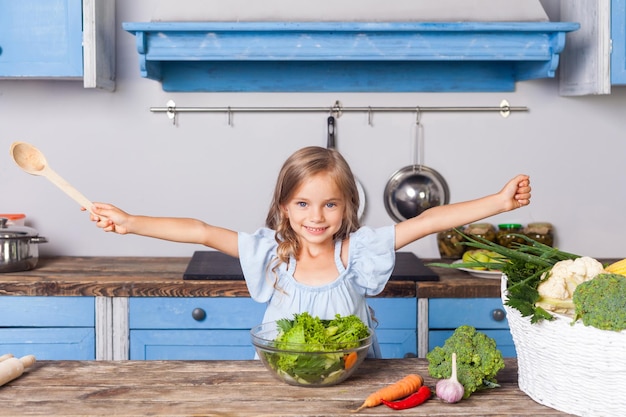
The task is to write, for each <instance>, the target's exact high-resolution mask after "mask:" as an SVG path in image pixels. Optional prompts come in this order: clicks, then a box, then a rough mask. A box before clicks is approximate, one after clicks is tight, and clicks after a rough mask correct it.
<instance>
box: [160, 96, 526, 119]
mask: <svg viewBox="0 0 626 417" xmlns="http://www.w3.org/2000/svg"><path fill="white" fill-rule="evenodd" d="M150 111H151V112H153V113H167V116H168V117H169V118H170V119H171V120H172V121H173V123H174V124H176V115H177V114H178V113H226V114H227V115H228V124H229V125H230V124H232V123H231V117H232V114H233V113H332V114H334V115H335V116H336V117H339V116H341V114H342V113H355V112H360V113H368V114H369V121H370V124H371V118H372V115H373V113H425V112H499V113H500V115H501V116H502V117H508V116H509V114H510V113H511V112H515V111H528V107H525V106H516V107H512V106H510V105H509V103H508V101H506V100H502V102H500V106H492V107H489V106H487V107H480V106H469V107H458V106H443V107H432V106H414V107H377V106H367V107H365V106H357V107H343V106H342V105H341V103H340V102H339V101H336V102H335V104H334V105H332V106H330V107H176V103H174V101H173V100H170V101H168V102H167V107H150Z"/></svg>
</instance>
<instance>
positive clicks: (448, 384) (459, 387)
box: [435, 353, 465, 403]
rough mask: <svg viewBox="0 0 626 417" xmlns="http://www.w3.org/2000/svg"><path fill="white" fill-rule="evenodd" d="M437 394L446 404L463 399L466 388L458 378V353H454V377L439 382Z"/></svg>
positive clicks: (436, 388)
mask: <svg viewBox="0 0 626 417" xmlns="http://www.w3.org/2000/svg"><path fill="white" fill-rule="evenodd" d="M435 392H436V394H437V397H439V398H440V399H441V400H443V401H444V402H446V403H457V402H459V401H461V399H462V398H463V394H464V393H465V388H464V387H463V384H461V383H460V382H459V380H458V379H457V376H456V353H452V375H451V376H450V378H449V379H441V380H439V381H438V382H437V385H436V387H435Z"/></svg>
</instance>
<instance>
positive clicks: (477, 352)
mask: <svg viewBox="0 0 626 417" xmlns="http://www.w3.org/2000/svg"><path fill="white" fill-rule="evenodd" d="M453 352H456V361H457V376H458V380H459V382H460V383H461V384H463V388H465V392H464V394H463V398H468V397H469V396H470V395H471V394H472V393H473V392H475V391H477V390H479V389H484V388H494V387H497V386H498V384H497V381H496V378H495V377H496V374H497V373H498V371H500V369H502V368H504V360H503V359H502V353H501V352H500V351H499V350H498V349H497V348H496V342H495V340H493V339H492V338H490V337H489V336H487V335H486V334H484V333H482V332H479V331H477V330H476V329H475V328H474V327H472V326H467V325H465V326H459V327H458V328H457V329H456V330H455V331H454V333H453V334H452V336H450V337H449V338H448V339H447V340H446V341H445V343H444V345H443V347H441V346H437V347H435V348H434V349H433V350H431V351H430V352H428V353H427V354H426V359H427V360H428V373H429V374H430V376H432V377H433V378H438V379H443V378H450V376H451V375H452V353H453Z"/></svg>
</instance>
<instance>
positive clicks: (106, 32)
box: [0, 0, 115, 90]
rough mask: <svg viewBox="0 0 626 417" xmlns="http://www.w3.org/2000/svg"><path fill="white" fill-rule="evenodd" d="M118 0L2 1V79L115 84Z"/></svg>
mask: <svg viewBox="0 0 626 417" xmlns="http://www.w3.org/2000/svg"><path fill="white" fill-rule="evenodd" d="M114 52H115V1H114V0H97V1H96V0H20V1H15V0H0V79H1V78H12V79H28V78H30V79H33V78H34V79H40V78H45V79H54V78H56V79H64V80H65V79H70V80H71V79H78V80H83V84H84V87H86V88H103V89H108V90H113V89H114V88H115V82H114V81H115V55H114Z"/></svg>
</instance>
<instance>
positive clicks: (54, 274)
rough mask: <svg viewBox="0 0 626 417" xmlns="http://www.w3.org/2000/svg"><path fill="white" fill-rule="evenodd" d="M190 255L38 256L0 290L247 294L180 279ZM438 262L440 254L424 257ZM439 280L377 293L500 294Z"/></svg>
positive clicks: (240, 284) (449, 274)
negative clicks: (187, 256)
mask: <svg viewBox="0 0 626 417" xmlns="http://www.w3.org/2000/svg"><path fill="white" fill-rule="evenodd" d="M190 259H191V258H184V257H106V256H93V257H80V256H59V257H51V258H41V259H40V260H39V264H38V265H37V267H36V268H35V269H33V270H30V271H23V272H11V273H3V274H0V295H51V296H81V295H82V296H106V297H249V293H248V289H247V288H246V284H245V282H244V281H243V280H236V281H235V280H233V281H228V280H211V281H209V280H183V274H184V272H185V269H186V268H187V264H188V263H189V260H190ZM430 261H433V262H440V261H441V260H439V259H432V260H428V259H426V260H424V263H428V262H430ZM432 269H433V270H434V271H435V272H436V273H437V274H438V275H439V278H440V279H439V281H420V282H412V281H394V280H390V281H389V283H388V284H387V286H386V287H385V290H384V291H383V292H382V293H381V294H380V295H379V296H381V297H416V296H417V297H420V298H440V297H458V298H468V297H469V298H471V297H500V280H497V279H483V278H474V277H472V276H471V275H469V274H468V273H467V272H464V271H459V270H456V269H450V268H435V267H433V268H432Z"/></svg>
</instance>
